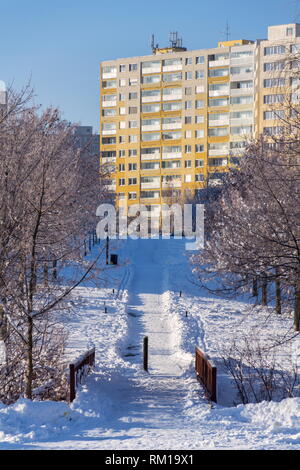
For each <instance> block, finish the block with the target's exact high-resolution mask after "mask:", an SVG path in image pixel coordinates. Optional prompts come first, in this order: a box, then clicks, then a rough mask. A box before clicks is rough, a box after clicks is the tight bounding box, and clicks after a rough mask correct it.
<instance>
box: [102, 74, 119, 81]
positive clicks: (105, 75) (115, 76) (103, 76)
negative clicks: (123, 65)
mask: <svg viewBox="0 0 300 470" xmlns="http://www.w3.org/2000/svg"><path fill="white" fill-rule="evenodd" d="M102 78H103V80H107V79H109V78H117V72H111V73H103V74H102Z"/></svg>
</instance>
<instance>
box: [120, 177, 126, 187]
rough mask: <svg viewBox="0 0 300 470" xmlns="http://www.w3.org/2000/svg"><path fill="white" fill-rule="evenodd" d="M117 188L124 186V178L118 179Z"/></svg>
mask: <svg viewBox="0 0 300 470" xmlns="http://www.w3.org/2000/svg"><path fill="white" fill-rule="evenodd" d="M119 186H125V178H120V179H119Z"/></svg>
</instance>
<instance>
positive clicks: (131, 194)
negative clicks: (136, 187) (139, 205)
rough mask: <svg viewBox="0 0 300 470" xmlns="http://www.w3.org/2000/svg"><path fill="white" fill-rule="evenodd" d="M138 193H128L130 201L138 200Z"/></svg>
mask: <svg viewBox="0 0 300 470" xmlns="http://www.w3.org/2000/svg"><path fill="white" fill-rule="evenodd" d="M136 198H137V196H136V193H128V199H136Z"/></svg>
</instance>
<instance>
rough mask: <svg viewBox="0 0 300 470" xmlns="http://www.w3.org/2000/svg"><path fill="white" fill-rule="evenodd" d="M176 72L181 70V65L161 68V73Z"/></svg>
mask: <svg viewBox="0 0 300 470" xmlns="http://www.w3.org/2000/svg"><path fill="white" fill-rule="evenodd" d="M177 70H182V64H177V65H164V66H163V72H176V71H177Z"/></svg>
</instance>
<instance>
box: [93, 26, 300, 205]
mask: <svg viewBox="0 0 300 470" xmlns="http://www.w3.org/2000/svg"><path fill="white" fill-rule="evenodd" d="M272 28H273V29H272ZM275 28H277V30H275ZM276 31H278V33H277V34H276ZM278 35H279V37H278ZM269 36H270V37H272V40H270V39H268V40H259V41H256V42H253V41H248V40H243V39H242V40H237V41H225V42H224V41H223V42H220V43H219V44H218V47H217V48H214V49H205V50H203V49H200V50H196V51H187V50H185V49H184V48H173V49H172V48H165V49H155V50H154V51H153V54H152V55H148V56H142V57H132V58H126V59H117V60H112V61H106V62H103V63H102V64H101V68H100V77H101V79H100V114H101V121H100V146H101V148H100V151H101V164H106V165H107V166H108V168H109V169H110V172H111V177H110V188H111V190H112V191H114V192H115V193H116V200H117V204H118V205H122V204H128V205H130V204H136V203H140V204H146V205H147V206H150V205H151V206H153V207H154V208H155V207H156V206H159V205H160V204H162V203H163V202H169V201H170V200H172V201H174V200H177V199H185V198H186V197H189V196H193V195H194V193H195V191H197V190H199V189H201V188H203V187H204V186H206V185H209V186H213V185H218V184H221V182H222V175H223V174H224V172H226V171H228V168H229V166H230V165H237V164H238V163H239V158H240V155H241V153H242V151H243V148H245V146H246V144H247V142H248V141H249V139H251V138H253V137H257V136H258V135H259V134H260V133H262V132H264V130H265V127H268V126H269V127H272V126H273V127H275V126H276V120H275V124H274V120H271V121H270V120H268V119H270V117H273V116H272V115H270V114H268V113H266V111H267V110H270V109H271V107H270V103H269V101H272V100H276V99H277V98H272V96H271V98H270V97H268V96H269V95H276V94H280V93H279V92H278V86H281V85H282V83H281V82H280V81H276V80H275V81H273V82H272V81H266V80H267V79H268V74H269V75H270V74H271V77H270V78H274V77H275V78H276V70H273V68H274V67H277V66H272V65H266V64H269V63H272V62H276V61H277V62H278V61H280V58H281V59H282V56H283V47H284V50H285V52H286V51H287V50H289V51H290V50H291V49H292V48H293V47H296V46H295V45H297V44H298V42H299V39H300V37H298V36H300V31H299V27H298V25H282V26H280V27H271V28H269ZM277 37H278V38H277ZM274 38H275V39H274ZM272 67H273V68H272ZM266 69H268V70H266ZM269 69H270V70H269ZM274 73H275V75H274ZM273 85H274V86H273ZM266 95H267V97H266ZM278 99H280V98H278ZM277 107H279V108H280V104H279V105H277ZM266 119H267V121H266Z"/></svg>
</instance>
